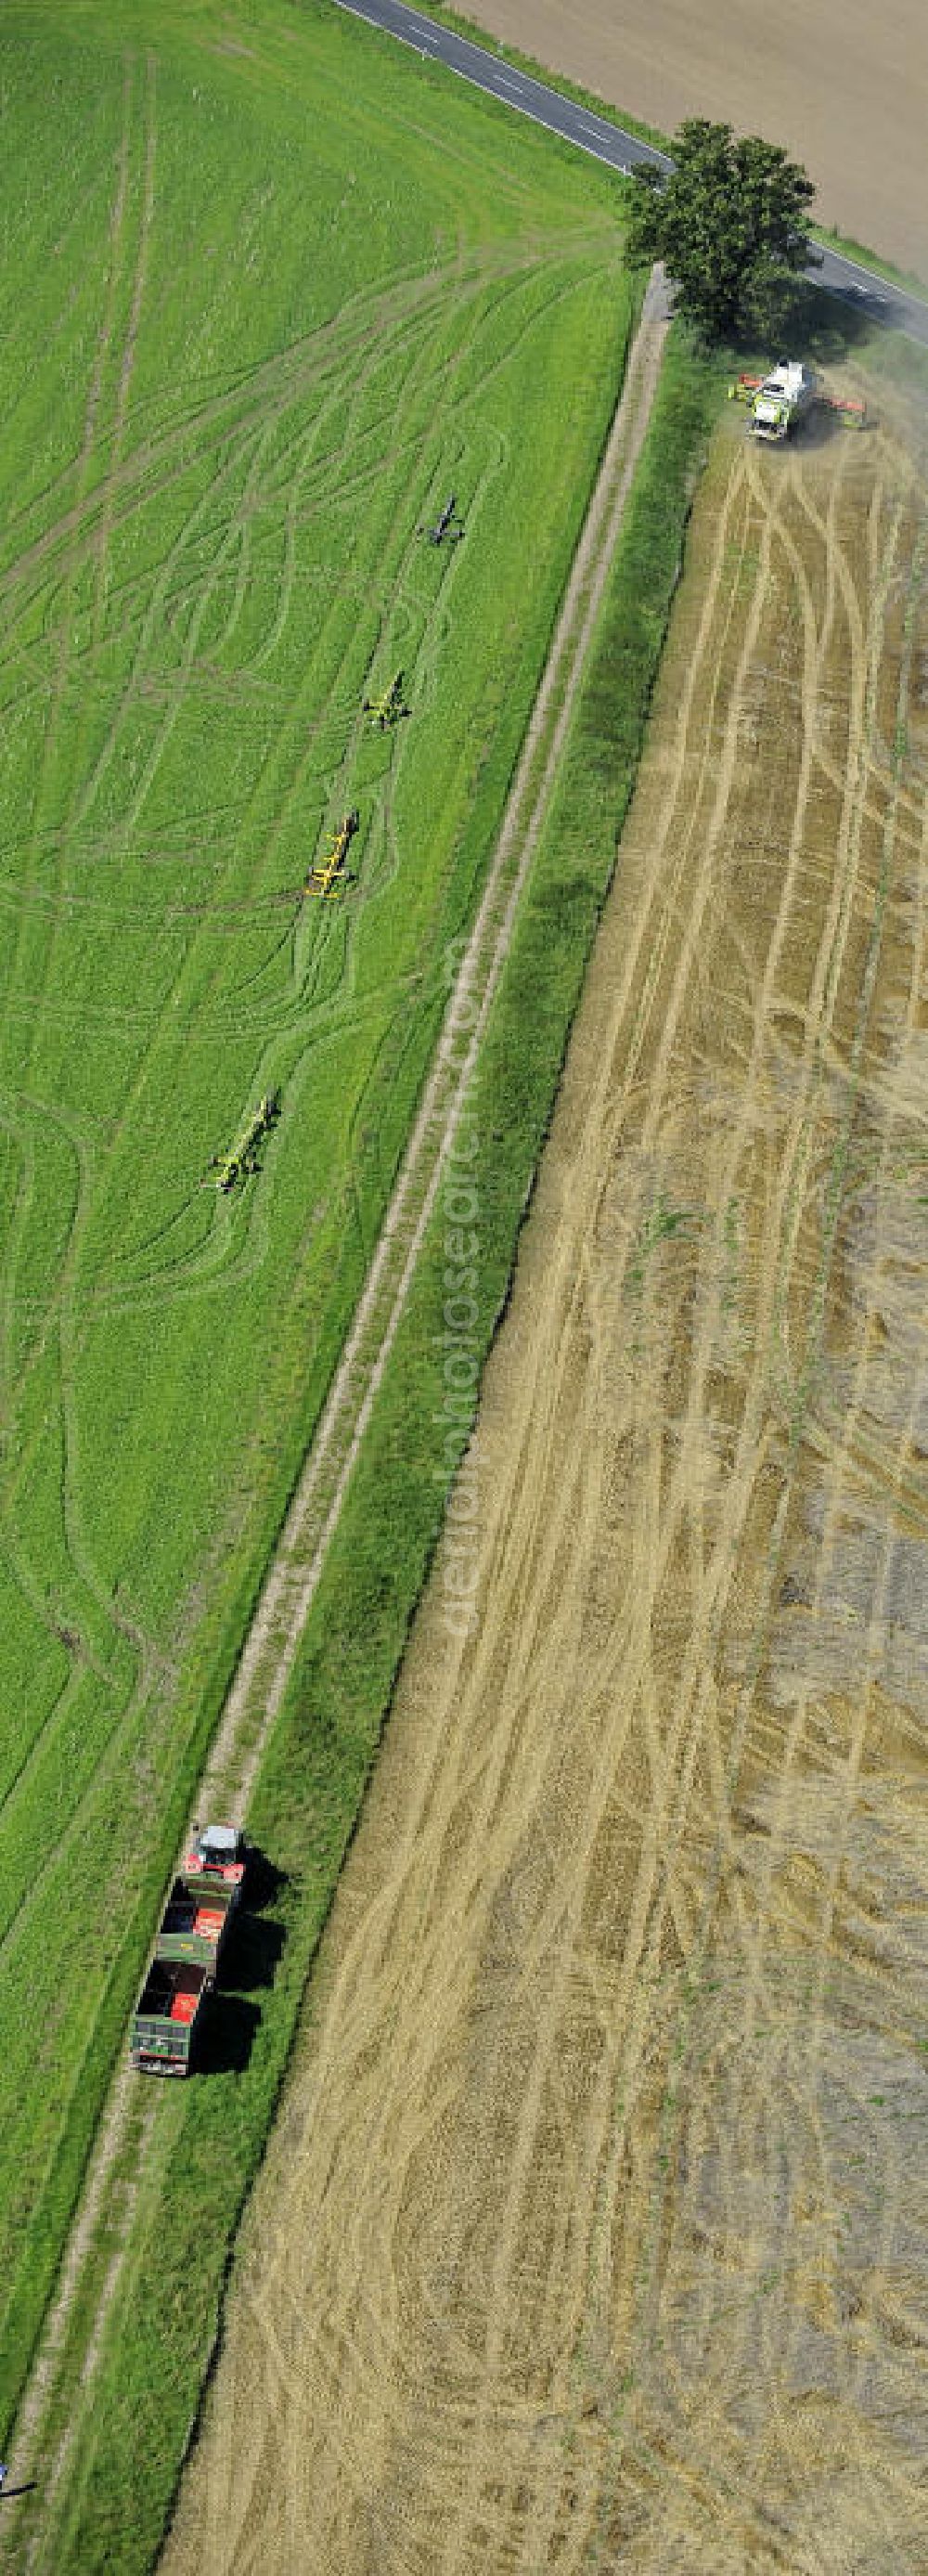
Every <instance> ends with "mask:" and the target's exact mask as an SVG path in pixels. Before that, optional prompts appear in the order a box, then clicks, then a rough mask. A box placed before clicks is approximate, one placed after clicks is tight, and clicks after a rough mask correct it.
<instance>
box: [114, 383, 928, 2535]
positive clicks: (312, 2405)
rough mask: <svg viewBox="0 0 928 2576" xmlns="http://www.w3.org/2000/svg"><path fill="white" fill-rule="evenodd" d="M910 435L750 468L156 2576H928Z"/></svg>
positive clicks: (680, 679) (624, 876)
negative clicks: (455, 1572) (448, 1563)
mask: <svg viewBox="0 0 928 2576" xmlns="http://www.w3.org/2000/svg"><path fill="white" fill-rule="evenodd" d="M903 429H904V424H903V423H902V422H901V421H899V422H896V423H895V424H893V423H892V422H891V421H890V419H889V417H888V415H887V417H886V418H885V419H884V422H883V425H882V427H881V428H880V429H878V430H874V431H873V432H872V433H871V434H869V435H867V436H865V437H859V438H855V437H852V436H848V435H843V434H842V433H840V432H837V431H836V432H834V433H833V434H832V435H830V436H824V435H823V436H822V438H821V440H820V441H819V442H818V443H814V442H810V443H808V444H806V445H805V446H803V447H797V448H796V449H795V450H794V451H791V452H786V451H784V452H782V453H777V452H770V453H768V452H759V451H757V450H756V449H752V448H750V447H749V446H748V445H747V443H746V442H745V441H744V439H743V437H742V436H740V435H739V434H738V432H737V430H736V427H735V424H734V423H733V422H732V423H730V424H728V425H727V426H726V429H725V431H724V432H723V434H722V435H721V436H720V437H719V439H718V440H717V442H716V445H715V448H714V450H713V455H712V458H711V460H710V465H709V469H708V472H707V475H706V477H705V480H704V483H703V486H702V488H701V491H700V495H699V499H698V502H697V506H696V511H695V515H694V520H693V524H692V529H691V535H690V541H689V548H688V560H687V571H686V576H685V579H684V582H683V584H682V586H681V589H680V591H679V593H678V597H677V603H676V609H675V614H674V620H673V627H672V632H671V638H670V642H669V646H668V650H667V653H666V655H665V660H664V664H663V670H662V677H661V682H660V687H659V691H658V696H657V700H656V705H655V710H654V716H653V721H652V725H651V729H650V733H649V741H648V748H647V753H646V757H645V760H644V763H643V766H642V770H641V774H640V779H639V786H638V790H637V793H636V797H635V802H634V805H633V808H632V812H631V815H630V817H629V822H628V825H627V827H626V831H625V835H624V837H623V842H622V847H621V852H620V862H619V869H618V873H617V878H616V882H615V887H614V890H613V894H612V896H611V898H610V902H609V905H608V908H607V911H606V914H605V917H604V921H603V925H602V930H601V934H600V938H599V942H598V945H597V950H596V955H595V958H594V962H593V966H592V970H591V973H590V976H589V978H588V982H587V986H586V990H585V994H584V999H583V1004H582V1008H581V1012H580V1015H579V1017H578V1021H577V1025H576V1029H575V1034H574V1039H573V1042H572V1045H571V1050H570V1055H569V1059H568V1065H567V1069H566V1074H565V1080H564V1084H563V1088H562V1092H561V1096H560V1100H559V1104H558V1109H557V1113H556V1118H555V1122H554V1127H553V1130H552V1135H551V1138H550V1141H549V1146H548V1149H547V1152H546V1155H545V1159H544V1163H543V1167H542V1172H541V1176H540V1181H539V1186H538V1190H537V1194H536V1198H535V1202H534V1205H533V1208H532V1212H531V1215H530V1218H529V1221H528V1224H527V1226H526V1229H525V1232H524V1235H523V1241H522V1247H521V1253H520V1260H519V1266H518V1272H517V1278H516V1282H515V1288H514V1293H513V1298H512V1303H511V1307H510V1310H509V1313H508V1316H507V1319H506V1322H505V1324H504V1327H503V1329H502V1331H501V1333H500V1335H499V1337H498V1340H497V1344H496V1347H495V1351H494V1354H493V1358H492V1362H491V1365H490V1368H489V1371H488V1374H487V1380H486V1385H485V1394H484V1401H483V1404H482V1408H481V1415H480V1421H479V1425H478V1433H477V1438H476V1441H475V1445H474V1451H473V1455H472V1460H471V1463H470V1466H469V1468H468V1471H467V1474H468V1477H469V1481H470V1489H471V1492H474V1491H476V1493H477V1495H478V1497H479V1516H478V1517H479V1542H478V1548H479V1585H478V1593H477V1603H478V1616H477V1619H476V1621H475V1624H474V1627H473V1629H472V1632H471V1634H470V1635H469V1636H468V1637H467V1638H466V1640H463V1641H457V1642H456V1641H455V1640H454V1639H453V1638H449V1635H448V1633H447V1628H446V1625H445V1622H444V1611H445V1606H446V1601H447V1592H446V1589H445V1586H444V1582H443V1565H442V1561H441V1558H440V1559H439V1561H438V1564H437V1566H436V1569H435V1574H434V1577H433V1580H432V1583H431V1584H430V1586H429V1589H428V1592H427V1594H426V1597H425V1599H424V1602H423V1605H422V1609H421V1612H420V1615H419V1618H418V1620H417V1623H416V1628H415V1631H414V1635H413V1639H412V1643H411V1649H410V1652H409V1655H408V1658H407V1661H406V1665H405V1668H404V1672H403V1676H402V1680H401V1686H400V1689H399V1691H398V1694H397V1698H396V1702H395V1706H394V1710H393V1713H392V1716H391V1720H390V1726H389V1729H388V1733H387V1737H386V1741H385V1745H384V1749H383V1753H382V1757H381V1760H380V1764H379V1767H378V1770H377V1772H376V1775H375V1778H374V1782H373V1786H372V1790H371V1794H370V1797H369V1800H368V1804H367V1807H366V1810H365V1814H364V1817H363V1820H362V1824H361V1828H360V1831H359V1834H358V1837H357V1841H356V1844H355V1847H354V1851H353V1854H352V1857H351V1860H350V1862H349V1865H348V1867H347V1869H346V1872H345V1875H344V1878H343V1881H342V1886H341V1889H340V1892H339V1897H338V1901H337V1904H336V1907H335V1910H334V1913H333V1917H332V1921H331V1925H330V1929H329V1934H328V1937H327V1940H326V1943H325V1947H324V1954H323V1958H322V1961H321V1963H320V1974H319V1975H318V1976H317V1978H316V1980H315V1982H314V1990H313V1995H312V2000H311V2010H310V2012H309V2013H308V2014H307V2017H306V2022H305V2025H304V2030H303V2034H302V2039H301V2043H300V2048H299V2051H298V2054H297V2058H296V2062H295V2065H294V2068H293V2072H292V2076H291V2080H290V2083H289V2086H288V2090H287V2094H286V2097H285V2101H284V2106H283V2110H282V2115H281V2118H280V2120H279V2122H278V2126H277V2130H276V2132H275V2135H274V2138H273V2140H272V2145H271V2150H270V2153H269V2156H268V2161H267V2165H266V2168H265V2171H264V2174H263V2176H262V2180H261V2183H260V2186H259V2188H258V2190H257V2192H256V2195H255V2199H254V2202H253V2206H252V2210H251V2213H250V2218H249V2222H248V2226H247V2228H246V2231H245V2237H244V2242H243V2247H242V2257H241V2262H240V2267H239V2272H238V2277H237V2282H236V2284H235V2286H234V2289H233V2295H232V2298H231V2302H230V2310H229V2316H228V2323H227V2334H226V2341H225V2346H224V2350H223V2352H222V2354H221V2356H220V2359H219V2363H218V2367H217V2370H216V2374H215V2377H214V2381H213V2384H212V2388H211V2391H210V2395H209V2398H208V2402H207V2406H206V2410H205V2417H204V2424H203V2429H202V2434H201V2438H200V2441H199V2444H198V2447H197V2449H196V2451H195V2452H194V2455H193V2458H192V2461H191V2464H190V2469H189V2471H188V2475H187V2478H186V2481H185V2485H184V2488H183V2490H182V2494H181V2498H180V2504H179V2510H178V2514H177V2519H176V2524H175V2529H174V2532H173V2535H172V2538H171V2540H170V2542H169V2544H168V2547H167V2550H166V2553H165V2557H164V2560H163V2569H164V2571H165V2576H194V2571H196V2576H219V2571H220V2570H221V2571H232V2570H234V2571H236V2576H252V2571H258V2570H260V2571H261V2576H306V2571H307V2570H308V2569H313V2570H315V2569H317V2568H318V2569H320V2570H321V2569H325V2571H326V2576H375V2571H376V2576H503V2571H505V2576H539V2572H540V2571H541V2570H542V2569H545V2568H549V2567H550V2568H557V2569H558V2570H559V2571H561V2576H581V2571H583V2576H588V2571H606V2570H609V2571H610V2576H612V2571H613V2570H622V2571H626V2570H627V2571H635V2576H668V2572H669V2571H671V2570H672V2571H674V2576H676V2571H687V2576H695V2571H699V2576H736V2571H737V2576H741V2571H748V2570H750V2571H751V2576H760V2571H763V2576H768V2571H769V2576H774V2571H783V2570H788V2571H790V2576H793V2571H799V2572H800V2576H886V2571H887V2570H888V2569H890V2568H892V2569H893V2570H894V2571H896V2570H898V2571H903V2570H911V2571H913V2576H914V2571H915V2570H916V2569H919V2570H921V2569H923V2568H924V2566H925V2544H924V2529H925V2475H926V2460H928V2410H926V2402H925V2345H926V2341H928V2180H926V2175H928V2061H926V2049H928V2013H926V2007H925V1992H926V1989H925V1967H926V1962H928V1826H926V1811H925V1792H926V1784H928V1750H926V1722H928V1392H926V1389H928V1374H926V1359H928V1305H926V1294H925V1264H926V1255H928V1127H926V1108H928V587H926V565H928V494H926V487H925V480H924V473H923V469H922V463H921V461H920V460H919V459H917V457H916V455H915V452H914V448H913V446H912V444H911V443H909V442H907V440H906V438H905V437H904V436H903ZM462 1490H463V1479H462ZM449 1543H453V1540H452V1541H451V1542H449ZM458 1543H459V1542H458Z"/></svg>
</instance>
